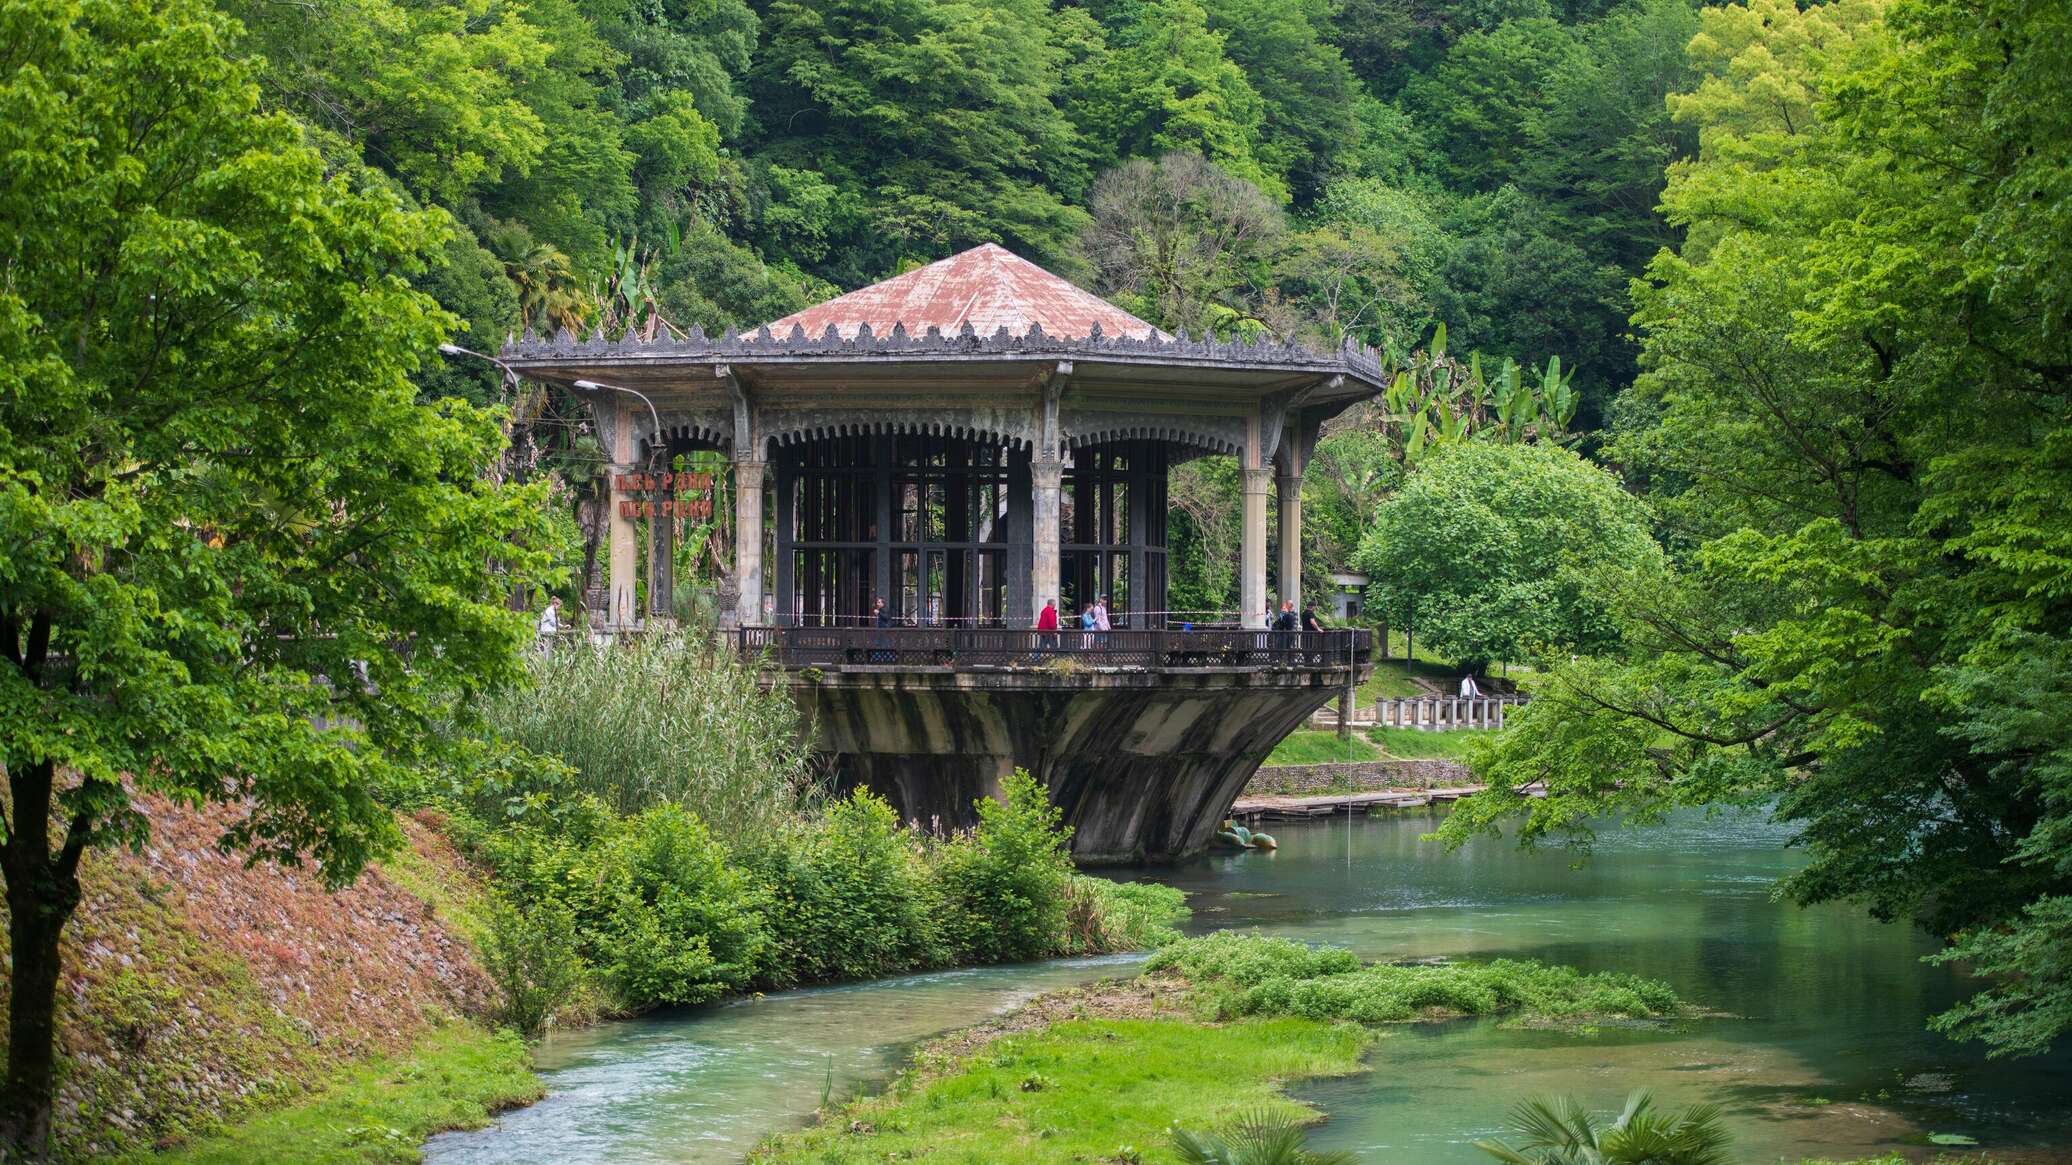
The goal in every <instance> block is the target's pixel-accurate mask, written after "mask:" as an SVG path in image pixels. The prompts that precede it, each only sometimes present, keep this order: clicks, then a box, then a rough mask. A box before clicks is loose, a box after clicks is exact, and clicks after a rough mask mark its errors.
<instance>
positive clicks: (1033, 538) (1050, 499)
mask: <svg viewBox="0 0 2072 1165" xmlns="http://www.w3.org/2000/svg"><path fill="white" fill-rule="evenodd" d="M1064 481H1065V463H1064V462H1062V461H1060V460H1058V458H1057V454H1056V452H1055V451H1052V450H1040V451H1038V453H1037V457H1036V460H1034V461H1032V462H1030V463H1029V497H1030V501H1031V503H1032V504H1031V506H1030V517H1031V521H1030V523H1029V526H1030V529H1029V592H1030V593H1029V604H1030V610H1029V618H1030V622H1031V623H1034V622H1035V617H1036V616H1037V615H1040V614H1042V613H1043V604H1044V603H1045V602H1047V601H1055V600H1056V599H1057V597H1058V493H1059V491H1060V489H1061V487H1062V486H1063V485H1064ZM1058 617H1059V619H1061V620H1062V619H1063V618H1064V611H1063V610H1060V611H1059V612H1058Z"/></svg>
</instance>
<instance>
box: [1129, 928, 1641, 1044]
mask: <svg viewBox="0 0 2072 1165" xmlns="http://www.w3.org/2000/svg"><path fill="white" fill-rule="evenodd" d="M1145 968H1146V969H1147V970H1150V971H1159V970H1173V971H1177V972H1179V973H1180V974H1181V975H1182V976H1183V977H1185V978H1186V979H1187V980H1188V981H1189V983H1190V984H1192V985H1193V989H1194V993H1195V997H1196V999H1197V1001H1198V1002H1199V1003H1200V1005H1201V1006H1202V1008H1203V1009H1204V1010H1205V1011H1207V1012H1208V1013H1209V1014H1210V1015H1212V1016H1214V1017H1215V1018H1218V1019H1228V1018H1234V1017H1239V1016H1260V1015H1295V1016H1301V1017H1303V1018H1306V1019H1322V1020H1357V1021H1359V1022H1362V1023H1389V1022H1398V1021H1402V1020H1409V1019H1416V1018H1420V1017H1426V1016H1431V1015H1493V1014H1501V1013H1516V1014H1522V1015H1525V1016H1529V1017H1532V1018H1536V1019H1576V1018H1588V1017H1603V1016H1627V1017H1633V1018H1646V1017H1651V1016H1663V1015H1673V1014H1675V1013H1676V1012H1678V1011H1679V1010H1680V1009H1681V1008H1682V1003H1681V1002H1680V1001H1679V1000H1678V999H1677V997H1676V992H1674V991H1673V990H1671V989H1670V987H1669V986H1668V984H1666V983H1662V982H1659V981H1657V980H1653V979H1644V978H1641V977H1640V976H1637V975H1623V974H1618V973H1614V972H1600V973H1598V974H1594V975H1585V974H1583V973H1582V972H1580V971H1577V970H1576V969H1575V968H1573V967H1564V966H1548V965H1545V964H1542V963H1538V962H1534V961H1531V960H1513V959H1498V960H1495V961H1494V962H1490V963H1482V964H1474V963H1416V964H1391V963H1376V964H1371V965H1366V966H1363V965H1361V963H1360V961H1359V959H1358V958H1357V957H1355V956H1354V955H1353V954H1352V952H1350V951H1347V950H1344V949H1342V948H1337V947H1318V948H1311V947H1307V946H1304V945H1303V944H1301V943H1298V942H1294V941H1293V940H1290V939H1276V938H1263V937H1260V936H1258V935H1247V934H1238V933H1235V932H1231V931H1222V932H1218V933H1216V934H1212V935H1208V936H1205V937H1202V938H1191V939H1182V940H1181V941H1179V942H1177V943H1172V944H1169V945H1167V946H1165V947H1163V948H1161V949H1160V950H1159V951H1158V952H1157V953H1155V954H1153V955H1152V956H1151V959H1150V961H1148V962H1147V963H1146V964H1145Z"/></svg>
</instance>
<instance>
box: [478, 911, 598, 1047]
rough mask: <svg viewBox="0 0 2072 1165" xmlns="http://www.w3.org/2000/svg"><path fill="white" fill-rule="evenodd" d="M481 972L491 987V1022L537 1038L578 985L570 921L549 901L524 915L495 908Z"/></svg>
mask: <svg viewBox="0 0 2072 1165" xmlns="http://www.w3.org/2000/svg"><path fill="white" fill-rule="evenodd" d="M482 967H483V969H484V970H485V971H487V972H489V978H490V981H491V982H493V983H495V984H496V989H497V995H498V1005H497V1010H496V1016H495V1018H496V1022H497V1023H499V1024H501V1025H503V1026H505V1027H509V1028H513V1029H515V1030H516V1031H517V1032H518V1034H519V1035H522V1036H524V1037H526V1038H527V1039H531V1038H532V1037H534V1036H537V1035H538V1034H540V1032H541V1031H542V1030H543V1029H545V1028H546V1026H547V1024H548V1022H549V1021H550V1020H552V1019H553V1018H554V1013H555V1012H556V1011H558V1010H560V1008H561V1005H562V1004H564V1003H566V1002H568V1000H569V998H570V997H571V996H573V995H574V994H575V992H576V988H578V987H579V986H581V985H582V979H583V960H582V956H581V955H580V954H579V953H577V950H576V923H575V916H574V915H572V914H570V913H569V912H568V908H567V907H565V906H562V905H561V904H560V903H558V902H553V901H546V902H537V903H534V904H532V906H530V907H529V908H527V909H523V910H521V909H519V908H518V907H517V906H514V905H512V904H511V903H508V902H500V903H498V904H497V905H496V906H495V908H494V909H492V910H491V911H490V915H489V930H488V933H486V934H485V935H483V938H482Z"/></svg>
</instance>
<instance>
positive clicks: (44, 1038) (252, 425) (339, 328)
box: [0, 0, 546, 1155]
mask: <svg viewBox="0 0 2072 1165" xmlns="http://www.w3.org/2000/svg"><path fill="white" fill-rule="evenodd" d="M234 36H235V29H234V27H233V26H232V25H231V24H230V23H229V22H228V21H226V20H225V19H224V18H223V17H221V16H220V15H218V14H217V13H215V12H214V11H213V10H212V9H209V8H207V7H206V6H205V5H199V4H194V3H186V2H176V3H171V4H137V3H126V2H121V0H39V2H35V3H25V4H14V5H9V6H8V7H7V8H6V9H5V10H4V12H0V44H4V45H6V46H7V47H6V48H4V49H0V58H4V59H5V61H6V68H5V70H4V78H5V79H4V80H0V153H4V154H5V155H6V156H7V158H8V159H9V161H8V165H7V175H6V178H5V179H4V180H0V237H4V238H5V239H6V240H7V244H6V247H5V251H6V259H5V262H4V270H5V272H6V274H5V277H4V279H0V544H4V545H5V546H6V548H7V550H6V553H5V554H4V555H0V769H4V770H5V772H6V775H7V780H8V785H9V817H8V820H7V822H6V829H5V837H4V845H0V869H4V873H5V878H6V883H7V892H8V895H9V900H10V904H9V909H10V931H11V944H10V952H11V956H12V963H11V974H12V978H13V986H14V991H13V993H12V995H11V999H10V1005H11V1007H12V1008H13V1011H14V1015H13V1020H14V1023H13V1025H12V1031H13V1038H12V1039H11V1041H10V1043H9V1047H8V1053H9V1059H10V1067H9V1071H8V1080H7V1085H6V1089H5V1095H4V1098H0V1108H4V1111H0V1140H5V1141H6V1142H8V1143H9V1144H11V1145H12V1146H14V1147H16V1148H19V1149H21V1150H23V1152H24V1155H34V1154H35V1153H37V1152H39V1151H40V1148H41V1146H42V1144H43V1143H44V1142H45V1141H46V1140H47V1137H48V1133H49V1130H48V1120H49V1088H50V1071H51V1068H52V1064H51V1060H50V1057H51V1033H52V1023H53V1018H52V1011H51V1009H52V1006H53V997H54V993H55V991H56V986H57V974H58V965H57V952H58V935H59V932H60V930H61V928H62V927H63V926H64V924H65V921H66V919H67V917H68V916H69V915H70V913H71V912H72V910H73V909H74V908H75V906H76V905H77V903H78V901H79V898H80V891H79V882H78V871H79V864H80V862H81V860H82V859H83V857H84V855H85V854H86V853H87V852H88V851H89V850H92V849H96V848H101V847H107V846H113V845H141V844H142V843H143V841H144V839H145V831H146V822H145V818H144V817H143V816H142V814H141V813H139V812H138V811H137V809H136V808H135V807H134V806H133V804H132V802H131V799H130V791H131V790H132V789H134V788H144V789H149V790H153V791H157V792H161V793H163V794H165V795H167V796H169V797H171V798H173V799H175V800H178V801H183V802H188V803H202V802H208V803H216V804H224V805H230V806H233V807H235V808H236V809H237V810H238V812H237V814H236V817H235V820H234V821H233V822H232V824H231V825H230V826H229V828H228V829H227V830H226V832H225V834H224V836H223V839H222V841H223V844H224V845H225V846H227V847H230V848H233V849H238V850H243V851H245V852H248V853H250V854H253V855H255V856H259V857H269V858H275V859H278V860H280V861H283V862H287V863H291V864H292V863H295V862H299V861H310V862H313V863H314V864H315V865H316V866H317V868H318V872H319V875H320V876H321V877H322V878H323V879H324V880H325V881H326V882H327V883H329V884H332V885H340V884H343V883H346V882H348V881H350V880H351V879H352V878H354V877H355V876H357V874H358V873H359V871H360V869H361V868H362V867H363V865H364V864H365V863H366V862H367V861H368V860H369V859H370V858H372V857H374V856H376V855H378V854H380V853H381V852H383V851H384V850H385V849H387V848H389V847H391V846H393V845H394V844H395V842H396V841H397V839H398V836H399V835H398V832H397V828H396V825H395V823H394V821H393V820H392V819H391V817H390V814H389V811H388V809H387V808H386V807H384V806H383V805H381V804H380V803H379V802H378V801H377V799H376V795H377V792H378V791H379V790H381V789H383V788H386V787H391V786H392V785H394V784H396V783H398V782H399V781H400V779H401V777H402V775H403V774H405V773H407V772H408V771H409V770H410V769H411V767H412V766H413V765H414V763H415V762H418V761H419V760H421V759H423V758H425V757H427V756H429V755H431V754H433V753H434V752H436V751H437V749H438V747H439V746H440V744H441V743H442V741H441V740H440V738H438V737H437V736H436V735H435V734H433V733H432V732H430V731H429V728H428V726H429V725H430V723H431V722H433V721H434V720H435V719H438V718H441V717H446V716H459V715H464V714H465V707H466V704H467V702H468V700H469V698H470V697H471V696H472V695H473V694H475V693H478V692H481V691H484V690H487V689H493V688H497V687H501V686H504V685H506V684H509V683H511V682H513V681H515V680H516V679H517V678H519V675H520V671H519V666H520V665H519V647H520V645H521V644H522V642H523V641H524V638H525V635H526V630H525V626H524V619H523V617H522V616H520V615H517V614H514V613H513V612H511V611H509V610H508V609H507V608H506V607H505V605H504V602H503V599H504V597H505V596H506V595H507V594H508V591H509V588H510V586H511V585H512V584H513V583H514V582H518V583H523V582H528V581H536V580H538V579H539V578H540V577H541V576H543V575H544V573H545V570H546V563H545V562H544V556H543V555H541V554H539V553H537V552H535V551H534V550H532V549H530V548H528V540H529V538H531V537H533V536H535V535H537V533H538V532H539V530H538V523H537V522H536V520H535V514H536V506H537V502H538V499H537V497H536V496H535V495H534V494H533V493H532V491H528V490H522V489H513V488H505V487H502V486H500V485H498V484H497V483H496V482H495V481H493V480H491V479H490V478H489V477H488V476H486V475H485V474H484V472H483V470H484V469H485V468H486V467H487V466H489V465H490V464H492V463H493V461H494V459H495V457H496V455H497V453H498V451H499V448H500V441H501V435H500V433H499V431H498V427H497V424H496V421H495V419H494V417H493V416H491V415H490V414H489V413H488V412H486V411H484V410H481V409H478V408H476V407H474V406H471V405H468V404H466V403H463V402H461V401H458V400H449V401H444V402H441V403H439V404H436V405H428V404H425V403H421V402H420V401H419V399H418V395H417V390H416V388H415V386H414V385H413V384H412V382H411V380H410V377H411V376H412V374H413V373H415V372H417V371H418V370H419V369H420V367H421V361H422V359H423V357H424V355H425V354H426V353H428V352H430V351H431V350H432V348H433V347H434V346H435V345H436V344H437V343H438V342H439V341H440V340H441V339H443V338H444V337H445V335H446V334H447V332H448V331H449V330H450V329H451V327H452V326H453V322H454V321H453V317H452V316H450V315H448V314H447V313H445V312H444V311H441V310H440V309H439V307H438V305H437V304H436V303H434V302H433V301H432V300H431V299H430V298H429V297H427V296H426V295H424V294H422V293H421V292H419V291H416V290H414V289H413V288H412V284H411V280H412V279H414V278H416V277H418V276H420V275H421V274H422V273H423V272H424V270H425V267H426V263H427V261H428V259H429V257H431V256H433V255H435V254H437V253H438V252H439V251H440V249H441V248H442V247H443V245H444V244H445V242H446V239H447V237H448V235H447V227H446V219H445V216H444V215H442V214H439V213H437V212H424V211H417V210H412V209H409V208H408V207H406V206H405V205H404V204H403V202H402V201H401V200H399V199H398V198H397V196H396V195H395V194H394V193H393V192H392V191H391V190H390V189H388V188H386V187H383V186H380V185H365V186H363V185H360V184H357V183H355V182H354V181H352V180H351V179H350V178H349V177H348V176H345V175H341V174H336V173H332V172H330V171H329V169H328V168H327V166H326V165H325V163H324V160H323V159H322V158H321V157H320V156H319V155H318V153H317V152H316V151H315V150H313V149H311V148H310V147H309V146H308V145H307V144H306V143H305V140H304V132H303V129H302V128H301V127H300V126H298V125H297V124H296V123H295V122H294V121H293V120H291V119H290V118H288V117H286V116H282V115H279V114H264V113H261V112H260V111H259V106H260V90H259V86H258V85H257V84H256V83H255V80H254V77H253V72H252V70H251V68H249V67H248V66H247V65H246V64H244V63H242V62H239V61H236V60H233V59H232V58H231V57H230V56H229V55H228V53H229V50H230V49H231V47H232V44H233V41H234Z"/></svg>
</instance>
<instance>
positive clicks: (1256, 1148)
mask: <svg viewBox="0 0 2072 1165" xmlns="http://www.w3.org/2000/svg"><path fill="white" fill-rule="evenodd" d="M1308 1137H1309V1130H1308V1128H1306V1127H1305V1126H1304V1125H1303V1123H1302V1122H1301V1121H1299V1120H1296V1119H1295V1118H1294V1117H1292V1116H1290V1115H1288V1114H1286V1113H1282V1112H1275V1111H1273V1110H1270V1109H1260V1110H1258V1111H1255V1112H1247V1113H1242V1114H1240V1115H1239V1116H1238V1117H1237V1118H1236V1119H1235V1120H1233V1121H1231V1122H1230V1123H1229V1124H1228V1125H1226V1126H1225V1127H1224V1128H1223V1129H1222V1130H1220V1131H1217V1132H1208V1133H1202V1132H1195V1131H1193V1130H1191V1129H1183V1128H1180V1127H1178V1126H1174V1128H1173V1129H1172V1138H1173V1151H1174V1152H1175V1153H1176V1154H1178V1155H1179V1158H1180V1160H1181V1161H1182V1162H1184V1163H1185V1165H1352V1163H1353V1162H1355V1161H1357V1160H1358V1158H1356V1157H1354V1156H1353V1155H1352V1154H1351V1153H1347V1152H1342V1151H1337V1152H1329V1153H1319V1152H1312V1151H1311V1150H1310V1149H1309V1148H1308V1147H1307V1146H1306V1145H1305V1144H1304V1142H1305V1141H1306V1140H1307V1139H1308Z"/></svg>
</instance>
